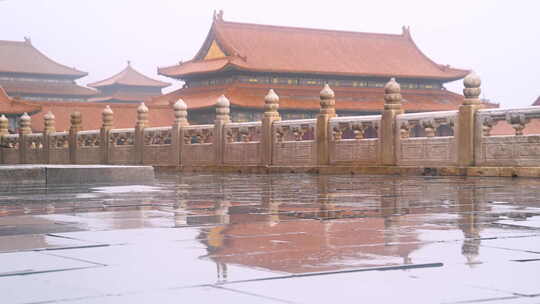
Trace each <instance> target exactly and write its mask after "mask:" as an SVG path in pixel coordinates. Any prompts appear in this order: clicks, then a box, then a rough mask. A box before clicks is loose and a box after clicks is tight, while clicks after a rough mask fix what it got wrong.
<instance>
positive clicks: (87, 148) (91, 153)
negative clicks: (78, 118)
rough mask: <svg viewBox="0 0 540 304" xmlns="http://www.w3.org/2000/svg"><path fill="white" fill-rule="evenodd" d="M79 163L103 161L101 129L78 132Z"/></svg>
mask: <svg viewBox="0 0 540 304" xmlns="http://www.w3.org/2000/svg"><path fill="white" fill-rule="evenodd" d="M76 153H77V163H79V164H99V163H100V161H101V135H100V132H99V130H88V131H79V132H77V151H76Z"/></svg>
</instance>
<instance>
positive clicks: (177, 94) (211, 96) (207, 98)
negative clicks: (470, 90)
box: [150, 84, 463, 112]
mask: <svg viewBox="0 0 540 304" xmlns="http://www.w3.org/2000/svg"><path fill="white" fill-rule="evenodd" d="M272 88H273V89H274V90H275V91H276V93H277V94H278V95H279V97H280V101H279V109H280V110H312V111H318V110H319V108H320V100H319V92H320V90H321V88H319V87H305V86H304V87H302V86H289V85H272ZM269 89H270V87H269V85H263V84H233V85H224V86H215V87H198V88H183V89H179V90H176V91H173V92H171V93H169V94H166V95H162V96H159V97H156V98H154V99H152V101H151V102H150V104H156V105H158V104H161V105H166V104H169V105H170V104H173V103H174V102H176V100H178V98H182V99H183V100H184V101H185V102H186V104H187V106H188V109H200V108H206V107H213V106H214V105H215V103H216V100H217V98H218V97H219V96H220V95H222V94H223V95H225V96H227V97H228V98H229V100H230V102H231V105H232V106H238V107H245V108H254V109H262V108H263V105H264V96H265V95H266V94H267V93H268V90H269ZM333 89H334V91H335V94H336V109H337V110H338V111H353V112H379V111H381V110H382V109H383V108H384V89H383V88H344V87H336V88H333ZM402 95H403V99H404V102H403V107H404V109H405V110H407V111H409V112H420V111H444V110H456V109H457V108H458V107H459V106H460V105H461V103H462V102H463V96H461V95H459V94H456V93H453V92H450V91H446V90H402Z"/></svg>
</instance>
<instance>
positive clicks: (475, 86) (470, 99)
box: [456, 72, 482, 167]
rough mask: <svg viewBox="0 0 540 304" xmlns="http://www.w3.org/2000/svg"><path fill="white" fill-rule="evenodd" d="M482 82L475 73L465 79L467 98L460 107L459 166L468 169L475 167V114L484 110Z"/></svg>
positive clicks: (465, 94)
mask: <svg viewBox="0 0 540 304" xmlns="http://www.w3.org/2000/svg"><path fill="white" fill-rule="evenodd" d="M481 83H482V82H481V80H480V77H478V75H476V74H475V73H474V72H472V73H470V74H469V75H467V77H465V79H463V85H464V86H465V88H464V89H463V95H464V96H465V98H464V100H463V104H462V105H461V106H460V107H459V113H458V127H457V134H456V137H457V140H456V144H457V146H456V151H457V159H458V165H459V166H460V167H468V166H473V165H474V153H475V151H474V147H475V141H477V140H480V138H476V135H475V134H476V132H475V114H476V111H477V110H478V109H481V108H482V103H481V102H480V99H479V98H478V97H479V96H480V92H481V89H480V85H481Z"/></svg>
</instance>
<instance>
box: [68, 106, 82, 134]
mask: <svg viewBox="0 0 540 304" xmlns="http://www.w3.org/2000/svg"><path fill="white" fill-rule="evenodd" d="M70 122H71V127H70V128H69V130H70V131H71V132H79V131H80V130H81V129H82V115H81V112H79V111H75V112H73V113H71V115H70Z"/></svg>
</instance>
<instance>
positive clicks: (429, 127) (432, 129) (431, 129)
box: [422, 120, 437, 137]
mask: <svg viewBox="0 0 540 304" xmlns="http://www.w3.org/2000/svg"><path fill="white" fill-rule="evenodd" d="M422 127H423V128H424V132H426V137H433V136H435V134H436V133H437V123H436V122H435V121H433V120H425V121H423V122H422Z"/></svg>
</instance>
